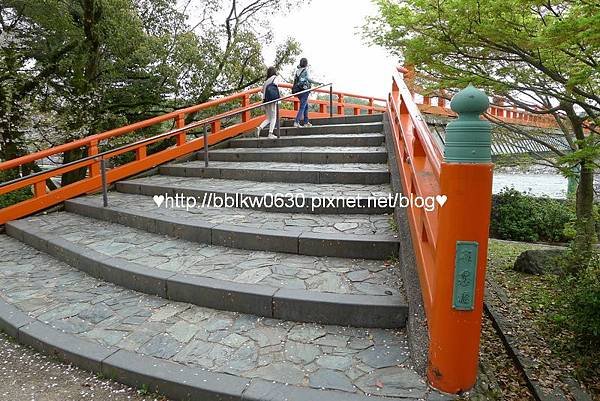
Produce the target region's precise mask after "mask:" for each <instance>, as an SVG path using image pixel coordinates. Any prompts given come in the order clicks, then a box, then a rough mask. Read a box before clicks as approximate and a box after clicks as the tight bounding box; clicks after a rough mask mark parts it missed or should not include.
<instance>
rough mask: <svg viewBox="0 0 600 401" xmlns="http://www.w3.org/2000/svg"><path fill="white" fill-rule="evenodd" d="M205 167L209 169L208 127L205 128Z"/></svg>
mask: <svg viewBox="0 0 600 401" xmlns="http://www.w3.org/2000/svg"><path fill="white" fill-rule="evenodd" d="M204 167H208V125H205V126H204Z"/></svg>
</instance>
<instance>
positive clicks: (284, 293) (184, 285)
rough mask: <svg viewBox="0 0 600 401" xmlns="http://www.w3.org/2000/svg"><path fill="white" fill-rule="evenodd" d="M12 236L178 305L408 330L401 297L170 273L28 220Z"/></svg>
mask: <svg viewBox="0 0 600 401" xmlns="http://www.w3.org/2000/svg"><path fill="white" fill-rule="evenodd" d="M7 234H8V235H10V236H12V237H14V238H16V239H18V240H20V241H22V242H24V243H26V244H28V245H30V246H32V247H34V248H36V249H38V250H40V251H42V252H46V253H48V254H49V255H50V256H52V257H54V258H56V259H58V260H61V261H63V262H65V263H67V264H69V265H71V266H73V267H74V268H76V269H79V270H81V271H83V272H85V273H87V274H89V275H90V276H93V277H96V278H98V279H101V280H105V281H108V282H111V283H113V284H116V285H119V286H121V287H124V288H128V289H131V290H134V291H139V292H143V293H146V294H150V295H156V296H159V297H162V298H165V299H170V300H173V301H177V302H187V303H191V304H195V305H199V306H203V307H208V308H212V309H220V310H228V311H233V312H240V313H247V314H252V315H256V316H264V317H269V318H277V319H282V320H293V321H300V322H310V323H321V324H331V325H343V326H354V327H370V328H398V327H404V325H405V322H406V318H407V313H408V307H407V306H406V305H405V304H404V301H403V299H402V297H401V296H400V295H396V296H392V295H390V296H377V295H358V294H333V293H321V292H316V291H307V290H292V289H286V288H275V287H270V286H266V285H261V284H247V283H236V282H233V281H226V280H218V279H213V278H209V277H202V276H195V275H189V274H183V273H174V272H168V271H164V270H160V269H155V268H152V267H148V266H142V265H138V264H136V263H132V262H129V261H126V260H123V259H120V258H115V257H110V256H107V255H104V254H101V253H99V252H96V251H94V250H91V249H89V248H86V247H82V246H79V245H77V244H74V243H72V242H69V241H66V240H64V239H62V238H55V237H54V236H52V235H51V234H46V233H40V232H38V231H36V229H35V227H34V226H33V225H31V224H29V223H28V222H26V221H23V220H20V221H13V222H10V223H8V224H7ZM0 327H1V326H0Z"/></svg>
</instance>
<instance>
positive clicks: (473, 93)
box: [450, 84, 490, 114]
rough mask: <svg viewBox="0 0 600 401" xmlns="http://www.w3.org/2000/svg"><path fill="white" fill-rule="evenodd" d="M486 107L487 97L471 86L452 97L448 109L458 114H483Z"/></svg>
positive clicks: (487, 105) (487, 104)
mask: <svg viewBox="0 0 600 401" xmlns="http://www.w3.org/2000/svg"><path fill="white" fill-rule="evenodd" d="M488 107H490V100H489V99H488V97H487V95H486V94H485V93H484V92H482V91H480V90H479V89H477V88H475V87H474V86H473V85H472V84H469V86H467V87H466V88H465V89H463V90H461V91H460V92H458V93H457V94H456V95H454V97H453V98H452V101H451V102H450V108H451V109H452V110H453V111H455V112H456V113H458V114H463V113H464V114H483V113H485V111H486V110H487V109H488Z"/></svg>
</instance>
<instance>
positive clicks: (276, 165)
mask: <svg viewBox="0 0 600 401" xmlns="http://www.w3.org/2000/svg"><path fill="white" fill-rule="evenodd" d="M169 166H177V167H192V168H204V161H203V160H195V161H190V162H185V163H179V164H170V165H169ZM209 167H210V168H236V169H262V170H276V171H277V170H283V171H343V172H353V171H383V172H387V171H388V166H387V165H386V164H377V163H339V164H310V163H282V162H220V161H211V162H210V164H209ZM313 185H315V184H313ZM385 190H386V191H388V192H389V187H386V188H385Z"/></svg>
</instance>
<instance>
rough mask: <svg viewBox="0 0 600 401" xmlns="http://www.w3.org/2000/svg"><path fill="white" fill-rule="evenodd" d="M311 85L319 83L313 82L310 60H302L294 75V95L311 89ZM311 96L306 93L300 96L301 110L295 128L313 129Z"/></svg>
mask: <svg viewBox="0 0 600 401" xmlns="http://www.w3.org/2000/svg"><path fill="white" fill-rule="evenodd" d="M311 84H318V82H317V81H313V80H312V79H311V78H310V71H309V69H308V60H307V59H306V58H302V59H301V60H300V65H298V67H296V73H295V74H294V93H296V92H301V91H303V90H307V89H310V85H311ZM309 94H310V92H306V93H302V94H300V95H298V99H299V100H300V108H299V109H298V114H297V115H296V121H294V127H300V126H304V127H312V124H311V123H310V121H309V120H308V95H309Z"/></svg>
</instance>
